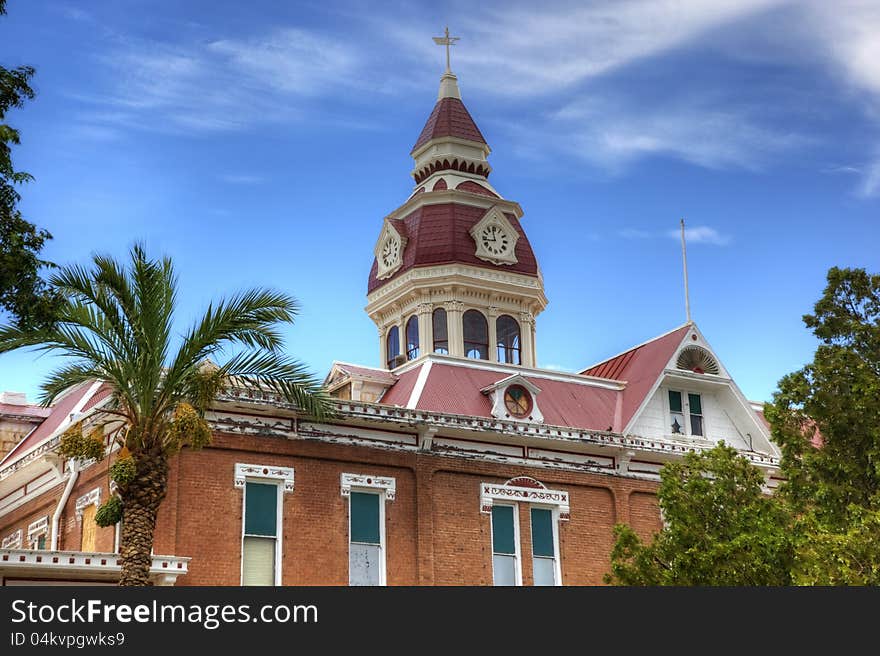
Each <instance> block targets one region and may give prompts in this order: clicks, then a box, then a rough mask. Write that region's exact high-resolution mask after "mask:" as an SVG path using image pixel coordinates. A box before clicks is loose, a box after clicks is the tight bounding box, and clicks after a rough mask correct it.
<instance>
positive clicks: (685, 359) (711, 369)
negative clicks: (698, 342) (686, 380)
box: [675, 346, 719, 376]
mask: <svg viewBox="0 0 880 656" xmlns="http://www.w3.org/2000/svg"><path fill="white" fill-rule="evenodd" d="M675 366H676V367H678V368H679V369H684V370H685V371H693V372H694V373H697V374H714V375H716V376H717V375H718V371H719V369H718V363H717V362H715V358H713V357H712V356H711V355H709V352H708V351H707V350H706V349H703V348H700V347H699V346H688V347H686V348H684V349H682V351H681V353H680V354H679V355H678V360H676V362H675Z"/></svg>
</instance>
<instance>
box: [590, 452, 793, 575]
mask: <svg viewBox="0 0 880 656" xmlns="http://www.w3.org/2000/svg"><path fill="white" fill-rule="evenodd" d="M763 481H764V478H763V476H762V474H761V472H760V471H759V470H758V469H757V468H756V467H754V466H753V465H752V464H751V463H750V462H749V461H748V460H746V459H745V458H743V457H742V456H740V455H738V453H737V451H736V450H735V449H733V448H732V447H729V446H727V445H725V444H723V443H721V444H719V445H717V446H716V447H714V448H713V449H711V450H709V451H705V452H702V453H696V452H690V453H688V454H687V455H686V456H685V457H684V458H683V459H682V460H681V461H679V462H671V463H667V464H666V465H664V466H663V468H662V469H661V470H660V487H659V489H658V492H657V497H658V500H659V502H660V508H661V510H662V513H663V520H664V528H663V529H662V530H661V531H660V532H659V533H657V534H655V535H654V538H653V540H652V541H651V542H650V543H645V542H643V541H642V540H641V538H639V536H638V535H637V534H636V532H635V531H634V530H633V529H632V528H631V527H629V526H627V525H625V524H618V525H617V526H616V527H615V529H614V532H615V538H616V541H615V544H614V547H613V549H612V552H611V573H610V574H608V575H606V577H605V580H606V582H607V583H615V584H622V585H652V586H653V585H680V586H693V585H702V586H710V585H711V586H714V585H736V586H740V585H788V584H790V583H791V576H790V571H791V566H792V557H793V548H792V543H791V537H790V533H789V526H790V523H791V522H790V519H789V516H788V514H787V512H786V511H785V509H784V508H783V507H782V506H781V505H780V504H779V503H777V501H776V500H775V499H773V498H772V497H768V496H766V495H765V494H764V493H763V491H762V485H763Z"/></svg>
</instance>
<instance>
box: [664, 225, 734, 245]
mask: <svg viewBox="0 0 880 656" xmlns="http://www.w3.org/2000/svg"><path fill="white" fill-rule="evenodd" d="M666 235H667V236H668V237H671V238H673V239H681V230H680V229H679V230H669V231H668V232H667V233H666ZM684 237H685V241H686V242H687V243H688V244H712V245H714V246H726V245H727V244H729V243H730V241H731V240H730V237H729V236H727V235H723V234H721V233H720V232H718V231H717V230H716V229H715V228H710V227H709V226H694V227H692V228H689V227H687V226H685V229H684Z"/></svg>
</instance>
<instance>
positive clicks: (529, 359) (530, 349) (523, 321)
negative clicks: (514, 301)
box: [519, 312, 535, 367]
mask: <svg viewBox="0 0 880 656" xmlns="http://www.w3.org/2000/svg"><path fill="white" fill-rule="evenodd" d="M519 338H520V340H521V345H520V346H521V348H522V363H523V366H526V367H534V366H535V317H534V316H533V315H532V313H531V312H520V313H519Z"/></svg>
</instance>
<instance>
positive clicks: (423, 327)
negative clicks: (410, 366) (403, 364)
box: [416, 303, 434, 355]
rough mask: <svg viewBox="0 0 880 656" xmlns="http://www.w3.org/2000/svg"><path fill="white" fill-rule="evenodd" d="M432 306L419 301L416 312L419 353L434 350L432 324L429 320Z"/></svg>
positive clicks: (422, 353)
mask: <svg viewBox="0 0 880 656" xmlns="http://www.w3.org/2000/svg"><path fill="white" fill-rule="evenodd" d="M432 311H433V306H432V305H431V304H430V303H419V305H418V308H417V309H416V314H417V315H418V317H419V355H424V354H425V353H432V352H433V351H434V326H433V324H432V321H431V318H432V317H431V312H432Z"/></svg>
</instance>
